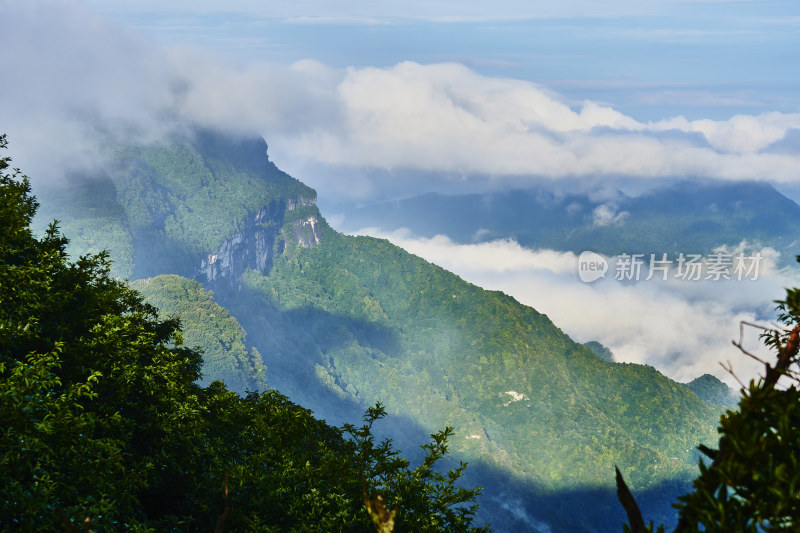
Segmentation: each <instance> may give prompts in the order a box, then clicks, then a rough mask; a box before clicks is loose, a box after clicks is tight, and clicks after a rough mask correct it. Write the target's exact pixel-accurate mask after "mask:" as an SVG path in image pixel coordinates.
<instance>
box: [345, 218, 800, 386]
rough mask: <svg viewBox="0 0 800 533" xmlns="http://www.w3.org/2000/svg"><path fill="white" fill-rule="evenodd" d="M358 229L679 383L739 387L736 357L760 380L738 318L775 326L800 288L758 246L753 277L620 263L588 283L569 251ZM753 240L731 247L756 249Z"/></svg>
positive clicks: (742, 372)
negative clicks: (635, 272)
mask: <svg viewBox="0 0 800 533" xmlns="http://www.w3.org/2000/svg"><path fill="white" fill-rule="evenodd" d="M360 233H369V234H373V235H374V236H378V237H382V238H388V239H389V240H391V241H392V242H394V243H395V244H397V245H399V246H401V247H403V248H405V249H406V250H408V251H410V252H411V253H413V254H416V255H419V256H421V257H423V258H425V259H427V260H428V261H431V262H433V263H435V264H438V265H440V266H442V267H444V268H446V269H448V270H451V271H453V272H455V273H456V274H458V275H460V276H461V277H463V278H464V279H466V280H467V281H470V282H472V283H475V284H477V285H479V286H481V287H484V288H487V289H493V290H501V291H503V292H506V293H507V294H510V295H512V296H514V297H515V298H516V299H517V300H519V301H520V302H522V303H524V304H526V305H530V306H531V307H533V308H535V309H536V310H538V311H539V312H542V313H545V314H546V315H547V316H548V317H549V318H550V319H551V320H552V321H553V322H554V323H555V325H556V326H558V327H560V328H561V329H563V330H564V331H565V332H566V333H568V334H569V335H570V336H572V337H573V338H574V339H576V340H578V341H580V342H587V341H590V340H598V341H600V342H601V343H602V344H604V345H606V346H608V347H609V348H610V349H611V350H612V351H613V352H614V356H615V358H616V359H617V361H621V362H633V363H644V364H650V365H652V366H655V367H656V368H657V369H659V370H660V371H662V372H664V373H665V374H666V375H668V376H670V377H672V378H673V379H676V380H678V381H689V380H691V379H693V378H696V377H698V376H700V375H702V374H704V373H710V374H714V375H716V376H717V377H719V378H720V379H723V380H724V381H726V382H728V383H729V384H730V385H732V386H736V381H735V380H734V379H733V378H732V377H731V376H730V375H729V374H728V373H727V372H726V371H725V370H723V369H722V367H721V366H720V363H726V362H728V361H730V362H731V363H732V364H733V368H734V371H735V373H736V375H737V377H738V378H739V379H741V380H742V381H745V382H746V380H748V379H750V378H752V377H755V376H756V375H757V374H758V373H759V372H761V370H762V368H761V367H760V366H759V365H758V363H755V362H754V361H752V360H751V359H749V358H748V357H746V356H745V355H743V354H741V353H740V352H739V351H738V350H737V349H736V348H735V347H734V346H733V345H732V344H731V341H732V340H734V339H737V340H738V338H739V325H740V322H741V321H742V320H745V321H749V322H758V323H762V324H764V323H766V324H767V325H768V324H769V322H765V317H774V312H773V309H774V302H773V301H774V300H776V299H779V298H781V297H783V296H784V288H785V287H794V286H800V276H798V274H797V273H796V272H792V271H783V270H778V269H777V268H776V267H775V264H776V262H777V259H778V255H777V252H775V251H774V250H771V249H768V248H765V249H761V250H760V253H761V254H762V256H763V258H764V259H763V260H762V262H761V264H760V268H759V279H757V280H755V281H753V280H750V279H744V280H742V281H737V280H732V281H728V282H713V281H697V282H693V281H681V280H676V279H670V280H668V281H667V282H663V281H661V280H660V279H658V278H659V276H658V275H656V276H655V277H654V278H653V279H651V280H649V281H645V280H644V279H645V277H646V272H644V271H643V272H642V277H641V280H640V281H639V282H638V283H632V284H630V283H628V284H623V283H620V282H617V281H615V280H614V274H615V271H614V270H613V264H614V263H612V270H610V271H609V273H608V275H607V276H606V278H605V279H603V280H598V281H597V282H595V283H591V284H586V283H582V282H581V281H580V280H579V278H578V275H577V272H578V267H577V256H576V255H575V254H572V253H570V252H566V253H565V252H555V251H552V250H538V251H534V250H529V249H526V248H523V247H521V246H520V245H519V244H517V243H516V242H514V241H509V240H505V241H493V242H487V243H480V244H457V243H454V242H452V241H451V240H450V239H449V238H447V237H445V236H442V235H440V236H437V237H434V238H432V239H423V238H417V237H414V236H413V235H411V234H410V233H409V232H408V231H407V230H403V231H398V232H393V233H388V234H386V233H379V232H377V231H375V230H363V231H362V232H360ZM752 246H753V245H748V246H747V247H745V246H744V245H742V246H740V247H738V248H736V249H730V250H726V252H727V253H732V254H736V253H738V252H740V251H743V250H745V249H748V250H751V251H752V250H753V248H752ZM671 259H675V258H671ZM745 333H746V338H745V344H746V346H747V347H748V348H749V349H752V350H754V351H755V352H759V353H762V354H763V355H766V356H767V357H768V356H769V354H768V352H767V351H766V350H764V349H763V348H761V347H760V343H759V341H758V338H757V337H758V334H759V333H760V332H758V331H756V330H746V332H745Z"/></svg>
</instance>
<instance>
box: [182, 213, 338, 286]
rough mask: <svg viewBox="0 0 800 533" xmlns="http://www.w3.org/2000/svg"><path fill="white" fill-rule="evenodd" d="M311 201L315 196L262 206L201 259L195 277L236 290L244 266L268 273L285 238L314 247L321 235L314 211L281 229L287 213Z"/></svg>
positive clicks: (209, 283)
mask: <svg viewBox="0 0 800 533" xmlns="http://www.w3.org/2000/svg"><path fill="white" fill-rule="evenodd" d="M315 204H316V198H304V197H299V198H297V199H294V200H282V201H273V202H271V203H270V204H269V205H267V206H265V207H262V208H261V209H260V210H258V211H257V212H256V213H254V214H252V215H251V216H249V217H248V218H247V219H246V220H245V222H244V225H243V227H242V229H241V230H239V231H238V232H236V233H235V234H234V235H232V236H231V237H230V238H228V239H226V240H225V241H224V242H223V243H222V244H221V245H220V247H219V248H218V249H217V250H216V251H215V252H212V253H209V254H207V255H206V256H205V258H203V259H202V260H201V262H200V267H199V269H198V270H197V274H196V278H197V279H198V281H200V282H202V283H203V284H204V285H205V286H207V287H211V288H216V289H219V288H223V287H224V288H233V289H236V288H238V287H239V279H240V278H241V276H242V274H244V272H245V271H246V270H247V269H253V270H257V271H259V272H268V271H269V270H270V269H271V268H272V261H273V259H274V258H275V257H276V256H277V255H280V254H281V253H283V250H284V247H285V244H286V239H289V238H293V239H294V241H295V242H296V243H298V244H299V245H300V246H303V247H304V248H312V247H314V246H316V245H317V244H319V243H320V240H321V239H322V235H323V231H322V228H321V226H320V224H319V217H318V216H317V214H316V213H314V214H309V215H307V216H302V217H300V218H297V219H296V220H294V221H292V222H291V224H289V225H287V228H286V229H287V230H288V231H282V230H283V229H284V220H285V217H286V215H287V213H290V212H293V211H295V210H297V209H298V208H301V207H313V206H314V205H315ZM287 233H288V235H287Z"/></svg>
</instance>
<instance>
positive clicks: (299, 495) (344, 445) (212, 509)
mask: <svg viewBox="0 0 800 533" xmlns="http://www.w3.org/2000/svg"><path fill="white" fill-rule="evenodd" d="M6 145H7V141H6V138H5V136H0V148H5V147H6ZM9 164H10V159H9V158H7V157H4V158H0V420H2V421H3V424H2V426H1V427H0V479H2V480H3V483H2V484H0V528H2V529H3V530H4V531H55V530H66V531H88V530H92V531H98V532H99V531H209V530H211V529H212V528H214V527H216V529H215V531H228V530H231V531H233V530H235V531H374V530H375V528H376V527H377V526H380V527H382V528H384V529H382V531H387V529H386V527H388V526H387V523H388V521H389V517H391V519H392V522H393V530H394V531H398V532H400V531H424V532H427V531H430V532H433V531H488V528H480V527H473V526H472V521H473V518H474V515H475V512H476V509H477V506H476V505H475V504H474V500H475V498H476V496H477V494H478V490H479V489H466V488H462V487H459V486H457V481H458V479H459V477H460V475H461V472H462V471H463V468H464V465H463V464H462V465H461V466H460V467H459V468H456V469H454V470H451V471H449V472H445V473H442V472H441V469H440V468H437V467H438V461H439V459H441V458H442V457H443V456H444V454H445V453H446V451H447V439H448V437H449V436H450V435H451V432H452V430H451V429H450V428H446V429H445V430H443V431H441V432H438V433H435V434H434V435H432V441H431V443H430V444H426V445H425V446H423V448H425V451H426V459H425V460H424V461H423V462H422V464H420V465H418V466H416V467H412V466H411V465H409V463H408V461H406V460H405V459H403V458H402V457H401V456H400V455H399V453H398V452H397V450H395V449H394V448H393V446H392V444H391V442H389V441H383V442H380V443H378V442H375V439H374V437H373V436H372V424H373V423H374V422H375V421H377V420H379V419H380V418H382V417H383V416H384V414H385V412H384V410H383V408H382V406H380V405H377V406H376V407H374V408H372V409H370V410H369V411H368V412H367V414H366V415H365V422H364V424H363V425H361V426H354V425H346V426H344V427H343V428H336V427H332V426H330V425H328V424H326V423H325V422H323V421H320V420H317V419H315V418H314V417H313V416H312V413H311V412H310V411H308V410H307V409H303V408H302V407H300V406H298V405H295V404H294V403H292V402H291V401H289V400H288V399H287V398H286V397H285V396H283V395H281V394H279V393H278V392H276V391H265V392H261V393H258V392H252V393H249V394H247V395H245V396H240V395H238V394H236V393H234V392H231V391H229V390H227V389H226V388H225V386H224V385H223V384H222V383H221V382H212V383H210V384H209V385H208V386H207V387H201V386H199V385H197V381H198V378H199V377H200V363H201V354H200V353H199V352H198V351H196V350H194V349H189V348H186V347H184V346H183V345H182V342H181V333H180V324H179V322H178V321H177V320H176V319H169V318H168V319H162V318H159V316H158V313H157V310H156V309H155V308H154V307H152V306H150V305H148V304H146V303H144V302H143V300H142V298H141V297H140V295H139V294H138V293H137V292H135V291H134V290H132V289H131V288H130V287H129V286H128V285H127V283H126V282H125V281H123V280H119V279H116V278H114V277H113V276H112V275H111V274H110V269H109V260H108V257H107V255H106V254H105V253H100V254H96V255H87V256H82V257H80V258H78V259H77V260H75V261H74V262H73V261H70V258H69V257H68V256H67V253H66V244H67V242H66V239H64V238H63V236H61V234H60V233H59V230H58V227H57V225H56V223H53V224H51V225H50V226H49V228H48V229H47V231H46V233H45V234H44V235H43V236H42V237H41V238H37V237H36V236H35V235H34V234H33V233H32V232H31V229H30V223H31V219H32V217H33V216H34V214H35V212H36V209H37V207H38V204H37V201H36V199H35V198H34V197H33V196H31V193H30V183H29V181H28V179H27V177H25V176H23V175H22V174H21V173H20V172H19V171H18V170H9Z"/></svg>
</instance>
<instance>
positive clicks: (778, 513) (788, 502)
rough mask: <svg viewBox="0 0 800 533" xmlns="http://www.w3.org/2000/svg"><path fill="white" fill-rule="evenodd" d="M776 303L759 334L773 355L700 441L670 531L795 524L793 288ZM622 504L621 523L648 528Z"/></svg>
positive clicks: (798, 315)
mask: <svg viewBox="0 0 800 533" xmlns="http://www.w3.org/2000/svg"><path fill="white" fill-rule="evenodd" d="M798 260H799V261H800V257H798ZM778 304H779V305H778V310H779V320H780V321H781V322H782V323H783V324H784V325H785V326H786V329H784V330H774V331H767V332H766V333H765V334H764V336H763V337H764V339H765V341H766V344H767V345H768V346H770V347H771V348H772V349H773V351H774V352H775V355H776V358H775V361H773V362H767V361H762V362H763V363H764V368H765V375H764V376H763V377H761V378H759V379H755V380H751V381H750V384H749V386H748V387H747V388H746V389H744V390H743V391H742V396H741V398H740V400H739V403H738V406H737V408H736V409H735V410H728V411H727V412H726V413H725V414H724V415H723V416H722V418H721V420H720V424H719V428H718V431H719V434H720V438H719V443H718V446H717V449H710V448H708V447H705V446H700V451H702V452H703V454H704V455H705V456H706V457H707V459H705V460H703V461H701V462H700V475H699V476H698V477H697V479H696V480H695V481H694V486H693V490H692V492H690V493H689V494H686V495H685V496H682V497H680V498H679V503H677V504H676V505H675V507H677V508H678V509H679V516H680V519H679V522H678V525H677V527H676V528H675V529H674V530H673V532H674V533H685V532H690V531H706V532H709V533H712V532H718V533H727V532H731V531H736V532H748V533H759V532H767V531H798V528H800V457H799V456H798V450H800V374H798V372H797V371H798V370H800V369H798V366H799V365H800V361H798V345H800V289H790V290H787V293H786V299H785V300H782V301H780V302H778ZM740 348H741V346H740ZM748 355H751V354H748ZM751 356H752V355H751ZM623 485H624V482H623ZM620 499H621V500H622V501H623V505H625V501H624V500H623V498H622V497H621V498H620ZM625 506H626V509H627V510H628V515H629V518H631V526H630V527H629V526H626V530H628V529H630V530H632V531H633V532H634V533H637V532H640V531H652V530H653V529H652V528H653V526H652V524H651V525H650V526H649V527H648V528H645V527H643V525H642V526H640V527H637V526H635V524H636V523H637V522H638V521H637V520H636V519H635V518H634V516H635V514H636V511H635V510H634V509H635V503H634V504H633V506H631V505H630V504H628V505H625Z"/></svg>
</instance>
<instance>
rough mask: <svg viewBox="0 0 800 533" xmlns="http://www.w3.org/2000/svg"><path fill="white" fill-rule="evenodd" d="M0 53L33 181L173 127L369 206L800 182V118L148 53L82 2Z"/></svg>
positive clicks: (41, 10) (53, 10)
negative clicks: (703, 182) (456, 195)
mask: <svg viewBox="0 0 800 533" xmlns="http://www.w3.org/2000/svg"><path fill="white" fill-rule="evenodd" d="M0 44H2V47H1V48H0V50H2V52H0V54H1V55H0V67H2V68H3V73H4V75H3V77H2V81H1V82H0V90H1V91H2V94H3V98H2V103H0V113H2V115H1V116H2V117H3V128H4V131H5V132H6V133H8V134H9V135H10V137H11V139H12V147H13V148H14V149H15V150H18V151H20V152H21V153H22V154H23V159H20V160H19V164H24V165H25V166H26V167H27V168H29V169H30V168H35V167H36V165H37V164H38V163H39V162H41V161H42V160H43V159H47V158H45V157H42V156H41V154H36V156H34V155H33V152H36V150H37V149H39V150H42V151H43V152H46V153H48V154H51V158H55V157H56V156H57V155H60V156H61V157H60V159H61V161H64V160H69V161H72V164H74V163H75V154H76V153H79V152H80V150H79V149H78V148H79V147H80V143H78V140H79V139H80V137H81V135H80V131H81V130H82V128H83V127H84V125H85V123H86V121H87V119H88V120H90V121H92V123H94V124H97V123H103V124H106V125H107V124H114V125H117V126H126V127H128V128H130V127H131V126H135V129H138V130H139V131H144V132H149V133H152V132H154V131H159V128H158V127H157V125H158V124H165V123H169V122H170V121H173V120H179V121H189V122H193V123H196V124H200V125H205V126H209V127H220V128H225V129H228V130H231V131H238V132H258V133H261V134H263V135H264V136H265V137H266V139H267V141H268V142H269V143H270V146H271V154H272V156H273V159H275V161H276V163H277V164H278V165H279V166H281V167H282V168H284V169H286V170H287V171H289V172H290V173H293V174H295V175H297V176H298V177H300V178H301V179H303V180H305V181H307V182H309V184H311V185H312V186H316V187H318V188H320V190H321V192H328V193H329V194H331V195H339V196H345V197H347V196H348V195H349V196H355V197H358V198H359V199H361V200H366V199H367V198H364V196H365V195H368V194H370V193H371V192H375V193H376V194H377V192H379V191H381V190H382V188H384V187H393V188H394V190H396V189H397V184H396V183H393V184H384V183H382V182H384V181H392V180H397V179H398V174H397V173H399V172H412V173H418V174H421V175H422V174H424V176H425V177H424V180H427V181H430V182H433V183H439V184H448V183H451V184H453V185H457V184H459V183H461V182H463V181H464V180H466V179H468V178H469V177H471V176H482V177H483V179H484V181H485V182H486V183H488V186H489V187H497V188H501V187H502V188H507V187H512V186H514V187H519V186H524V185H525V184H526V183H528V182H529V181H530V179H532V178H541V177H544V178H553V179H558V178H565V177H567V178H575V177H578V178H580V177H592V178H597V177H598V176H601V177H605V178H606V179H613V178H619V177H632V178H635V179H647V178H664V177H695V176H698V177H711V178H720V179H728V180H740V179H742V180H751V179H759V180H769V181H772V182H789V183H791V182H796V181H797V180H798V176H800V150H798V149H797V147H796V146H794V145H796V143H792V142H787V141H786V140H787V139H791V138H794V137H793V136H796V135H797V134H798V132H799V131H800V113H783V112H767V113H761V114H758V115H737V116H733V117H731V118H730V119H727V120H710V119H702V120H689V119H686V118H684V117H682V116H676V117H665V118H664V119H662V120H658V121H649V122H642V121H639V120H636V119H635V118H633V117H631V116H627V115H625V114H623V113H621V112H619V111H617V110H615V109H614V108H613V107H610V106H608V105H606V104H603V103H602V102H595V101H588V100H587V101H569V100H568V99H567V98H565V97H563V96H560V95H559V94H557V93H554V92H553V91H552V90H550V89H548V88H547V87H543V86H540V85H538V84H536V83H532V82H529V81H524V80H517V79H511V78H503V77H494V76H487V75H484V74H480V73H478V72H476V71H474V70H470V69H469V68H467V67H465V66H463V65H461V64H457V63H439V64H418V63H415V62H402V63H399V64H396V65H392V66H387V67H380V68H379V67H351V68H346V69H335V68H330V67H328V66H325V65H324V64H322V63H319V62H317V61H314V60H304V61H300V62H296V63H293V64H291V65H289V66H284V65H278V64H274V63H269V62H259V63H247V64H237V63H236V62H233V61H226V60H224V59H222V58H221V57H217V56H214V55H212V54H210V53H208V52H204V51H201V50H199V49H196V48H187V47H178V46H169V47H159V46H156V45H154V44H151V43H148V42H146V41H145V40H144V39H143V38H142V37H141V36H138V35H136V34H134V33H132V32H131V31H130V30H127V29H124V28H121V27H119V26H118V25H117V24H116V23H112V22H109V21H107V20H105V19H103V18H101V17H100V16H98V15H96V14H94V13H92V12H90V11H89V10H88V9H86V8H85V7H83V6H82V5H81V4H77V3H74V2H41V3H40V2H31V3H24V4H11V3H8V2H7V3H5V6H4V17H3V19H2V21H0ZM130 131H131V130H126V132H127V133H129V132H130ZM43 132H47V133H46V134H43ZM45 146H46V148H45ZM29 151H30V152H31V153H32V154H31V157H27V155H25V154H27V152H29ZM59 152H61V153H60V154H59ZM31 172H33V170H31ZM348 176H351V177H352V179H353V180H355V182H356V185H357V186H356V187H353V186H352V185H353V183H352V182H351V181H349V180H348ZM409 192H410V191H409Z"/></svg>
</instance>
